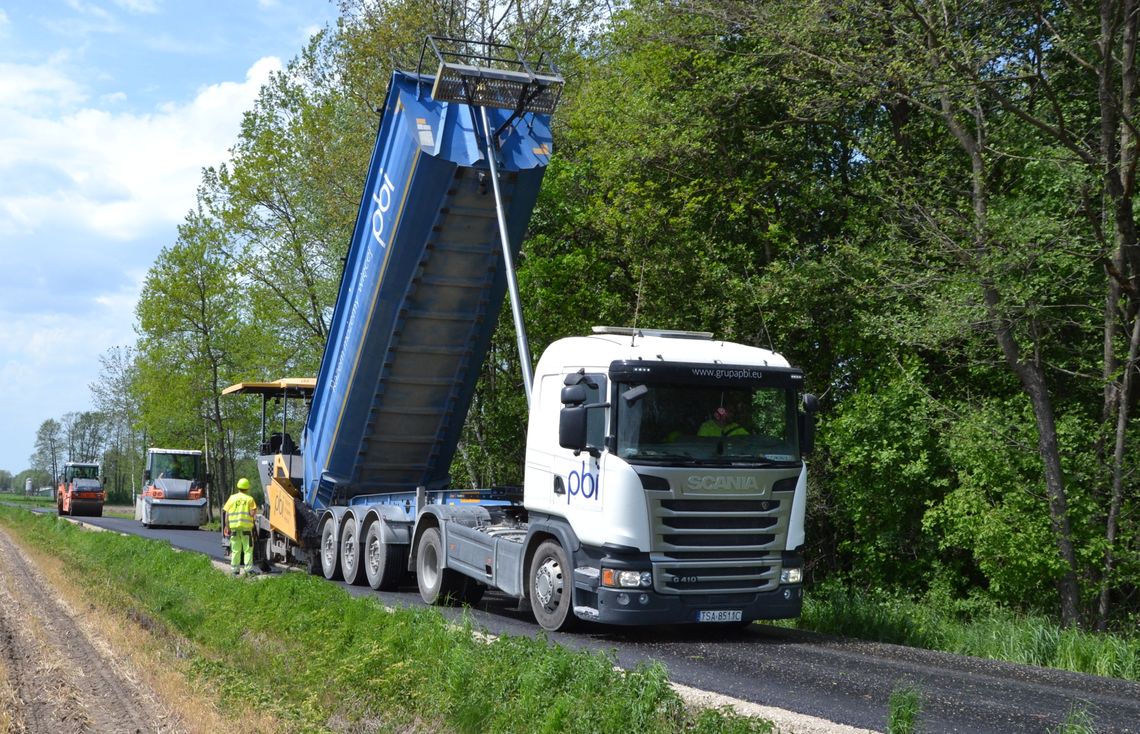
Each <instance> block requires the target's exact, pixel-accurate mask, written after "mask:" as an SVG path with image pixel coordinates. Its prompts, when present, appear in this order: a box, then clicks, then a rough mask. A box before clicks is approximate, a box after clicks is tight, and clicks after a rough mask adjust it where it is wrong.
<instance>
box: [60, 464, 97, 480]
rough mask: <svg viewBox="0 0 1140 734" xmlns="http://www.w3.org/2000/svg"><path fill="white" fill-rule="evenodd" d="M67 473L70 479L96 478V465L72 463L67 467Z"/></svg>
mask: <svg viewBox="0 0 1140 734" xmlns="http://www.w3.org/2000/svg"><path fill="white" fill-rule="evenodd" d="M67 474H68V476H69V478H71V479H98V478H99V467H98V466H84V465H72V466H69V467H67Z"/></svg>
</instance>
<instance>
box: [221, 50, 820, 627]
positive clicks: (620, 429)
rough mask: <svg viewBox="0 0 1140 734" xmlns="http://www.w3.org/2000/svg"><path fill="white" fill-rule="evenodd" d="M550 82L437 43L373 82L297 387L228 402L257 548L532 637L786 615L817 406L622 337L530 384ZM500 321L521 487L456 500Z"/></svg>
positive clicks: (601, 331)
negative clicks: (252, 418)
mask: <svg viewBox="0 0 1140 734" xmlns="http://www.w3.org/2000/svg"><path fill="white" fill-rule="evenodd" d="M457 46H458V50H457V48H456V47H457ZM425 57H426V58H427V59H429V63H431V64H432V65H434V69H433V71H434V74H426V73H424V72H423V68H422V64H423V62H422V59H423V58H425ZM561 87H562V78H561V77H560V76H559V75H558V73H557V70H556V69H554V68H553V66H552V65H550V64H544V63H543V59H541V58H540V59H539V60H537V61H535V62H533V63H531V62H528V61H526V60H524V59H523V58H522V57H521V56H520V55H519V54H517V53H515V52H514V51H513V49H511V48H510V47H506V46H501V45H496V44H473V43H470V42H466V43H454V42H452V41H450V40H449V39H441V38H436V37H429V38H428V39H427V41H426V42H425V46H424V53H423V54H421V68H417V70H416V71H415V72H414V73H412V72H400V71H397V72H395V73H394V74H393V76H392V78H391V82H390V85H389V90H388V96H387V100H386V102H385V105H384V107H383V114H382V118H381V121H380V126H379V131H378V133H377V138H376V144H375V148H374V151H373V153H372V159H371V164H370V167H369V171H368V176H367V180H366V182H365V190H364V193H363V196H362V201H361V207H360V211H359V214H358V217H357V222H356V226H355V229H354V233H353V236H352V240H351V242H350V247H349V252H348V256H347V260H346V263H345V269H344V273H343V276H342V280H341V285H340V291H339V294H338V297H337V301H336V305H335V308H334V311H333V314H332V319H331V324H330V333H329V337H328V341H327V344H326V346H325V350H324V354H323V356H322V360H321V363H320V369H319V371H318V374H317V377H316V379H315V381H314V380H311V379H308V380H304V382H303V384H302V382H301V381H300V380H298V379H283V380H278V381H276V382H260V383H241V384H238V385H233V386H231V387H229V388H227V389H226V390H225V391H224V392H226V393H227V394H256V395H260V396H261V398H262V401H263V403H262V406H263V408H262V426H263V428H262V435H263V439H262V447H261V448H262V451H261V455H260V458H259V462H260V463H259V466H260V467H261V468H262V470H261V477H260V478H261V480H262V483H263V486H264V488H265V493H266V497H267V502H266V504H267V507H266V512H265V513H264V514H263V516H262V517H260V518H259V522H258V541H257V542H258V543H259V544H260V545H261V546H262V548H263V552H264V554H265V557H266V558H267V559H269V560H271V561H273V562H288V563H301V564H304V565H306V566H307V567H308V568H309V570H310V571H311V572H314V573H317V572H319V573H323V575H324V576H326V577H327V578H329V579H343V580H345V581H347V582H349V583H353V584H364V583H367V584H369V585H370V586H371V587H373V588H375V589H393V588H398V587H400V586H401V585H402V584H403V583H404V582H405V581H406V580H410V578H411V575H414V576H415V580H416V585H417V587H418V589H419V593H420V595H421V597H422V598H423V599H424V600H425V601H426V602H428V603H431V604H457V603H467V604H474V603H476V602H477V601H478V600H479V599H480V598H481V597H482V595H483V594H484V592H485V591H486V590H488V589H493V590H495V591H496V592H497V593H500V594H506V595H508V596H510V597H513V598H516V599H519V600H520V601H521V602H522V603H526V604H529V607H530V609H531V610H532V612H533V614H534V617H535V619H536V620H537V622H538V623H539V624H540V625H541V626H542V627H543V628H545V629H548V630H561V629H567V628H569V627H572V626H573V625H575V624H576V623H578V622H580V621H592V622H599V623H608V624H619V625H643V624H665V623H694V624H696V623H709V624H722V625H739V624H744V623H748V622H750V621H753V620H757V619H774V618H787V617H794V616H797V615H798V614H799V613H800V610H801V605H802V581H803V558H802V552H801V549H802V547H803V543H804V515H805V509H806V504H807V502H806V497H807V467H806V463H805V460H804V456H805V455H806V454H807V453H808V452H809V451H810V450H811V447H812V443H813V435H814V422H813V421H814V419H813V413H814V410H815V407H816V400H815V398H814V397H812V396H811V395H809V394H807V393H805V392H804V374H803V372H802V371H801V370H800V369H797V368H795V367H793V366H791V365H790V364H789V363H788V361H787V360H786V359H785V358H784V357H782V356H780V355H779V354H777V353H775V352H773V351H770V350H768V349H763V348H759V347H755V346H749V345H743V344H735V343H731V342H726V341H721V340H717V339H715V338H713V335H712V334H710V333H707V332H692V331H673V330H654V329H647V328H638V327H596V328H595V329H594V330H593V332H592V333H591V334H588V335H583V336H574V337H568V338H565V339H560V340H558V341H555V342H554V343H553V344H551V345H550V346H549V347H547V348H546V350H545V352H544V353H543V354H542V356H541V358H540V359H539V360H538V363H537V366H536V367H533V368H532V362H531V355H530V349H529V343H528V340H527V336H526V330H525V324H524V322H523V318H522V307H521V299H520V294H519V290H518V284H517V280H516V276H515V266H514V262H515V260H516V258H517V257H518V255H519V248H520V243H521V242H522V239H523V235H524V233H525V230H526V227H527V224H528V221H529V218H530V214H531V211H532V209H533V207H534V205H535V201H536V197H537V194H538V189H539V185H540V183H541V180H542V177H543V173H544V171H545V168H546V165H547V163H548V162H549V160H550V155H551V151H552V140H551V134H550V115H551V114H552V112H553V110H554V108H555V105H556V104H557V101H558V97H559V94H560V90H561ZM508 296H509V298H508ZM508 300H509V302H510V305H511V311H512V314H513V317H514V322H515V332H516V335H517V338H518V346H519V354H520V363H521V371H522V389H523V390H524V392H525V394H526V398H527V402H528V405H529V418H528V425H527V430H526V448H525V466H524V467H523V472H522V474H523V485H522V486H521V487H491V488H466V487H455V486H453V485H452V483H451V479H450V475H449V469H450V465H451V461H452V458H453V457H454V455H455V453H456V450H457V447H458V444H459V440H460V435H461V430H462V428H463V423H464V420H465V417H466V415H467V411H468V408H469V406H470V404H471V400H472V395H473V392H474V390H475V384H476V380H477V378H478V375H479V373H480V369H481V367H482V364H483V360H484V359H485V357H486V354H487V351H488V346H489V343H490V339H491V335H492V332H493V331H494V329H495V325H496V322H497V319H498V316H499V312H500V310H501V308H502V305H503V304H504V302H505V301H508ZM290 399H292V401H293V406H294V413H293V419H294V422H295V423H296V422H299V421H301V420H303V424H302V425H303V427H302V428H301V429H300V430H301V434H300V435H301V440H300V442H299V443H295V442H293V441H292V438H291V433H290V432H289V431H287V430H286V429H287V428H288V427H289V424H288V420H287V418H286V417H284V415H283V417H282V426H281V430H280V431H275V433H276V439H274V437H273V436H272V435H269V434H267V431H268V430H269V429H268V425H269V423H268V418H267V415H269V412H270V411H269V409H268V407H267V406H269V405H271V404H272V405H281V403H282V401H284V403H285V404H286V405H288V401H289V400H290ZM287 412H288V411H287V410H282V413H283V414H284V413H287ZM273 419H274V420H275V419H276V414H274V415H273ZM274 428H276V425H274ZM287 439H288V440H287ZM274 447H277V448H276V450H273V449H274ZM286 449H287V450H286Z"/></svg>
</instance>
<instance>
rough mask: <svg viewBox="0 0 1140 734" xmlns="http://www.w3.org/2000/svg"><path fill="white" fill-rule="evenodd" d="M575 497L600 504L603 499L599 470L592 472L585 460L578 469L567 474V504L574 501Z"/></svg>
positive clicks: (589, 502) (591, 503)
mask: <svg viewBox="0 0 1140 734" xmlns="http://www.w3.org/2000/svg"><path fill="white" fill-rule="evenodd" d="M575 498H579V499H580V500H585V501H586V502H587V503H588V504H590V505H593V504H598V505H599V506H600V504H601V500H602V485H601V479H600V478H599V477H598V473H597V472H592V471H590V470H589V469H588V468H587V467H586V462H584V461H583V462H582V465H581V466H580V467H579V468H578V469H575V470H573V471H572V472H570V474H568V475H567V476H566V504H570V503H571V502H574V500H575ZM579 504H580V502H579Z"/></svg>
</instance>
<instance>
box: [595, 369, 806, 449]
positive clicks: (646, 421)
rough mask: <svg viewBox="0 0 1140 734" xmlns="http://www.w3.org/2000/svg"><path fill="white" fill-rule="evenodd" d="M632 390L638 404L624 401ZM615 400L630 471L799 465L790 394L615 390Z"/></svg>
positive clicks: (684, 388)
mask: <svg viewBox="0 0 1140 734" xmlns="http://www.w3.org/2000/svg"><path fill="white" fill-rule="evenodd" d="M631 388H637V390H636V391H635V392H634V393H631V395H639V397H638V398H637V399H635V400H632V401H630V400H625V399H622V395H623V394H624V393H625V392H626V391H627V390H630V389H631ZM642 391H644V392H642ZM617 394H618V397H619V400H618V402H617V406H618V410H617V454H618V456H620V457H621V458H623V459H625V460H626V461H629V462H630V463H635V464H638V463H640V464H693V463H700V464H720V465H732V466H737V465H747V464H757V465H770V464H787V463H798V462H799V461H800V450H799V440H798V436H799V433H798V430H797V425H798V423H797V419H796V391H795V390H793V389H789V388H787V387H732V388H723V387H717V386H695V385H671V384H648V385H633V384H625V385H621V384H619V385H618V390H617Z"/></svg>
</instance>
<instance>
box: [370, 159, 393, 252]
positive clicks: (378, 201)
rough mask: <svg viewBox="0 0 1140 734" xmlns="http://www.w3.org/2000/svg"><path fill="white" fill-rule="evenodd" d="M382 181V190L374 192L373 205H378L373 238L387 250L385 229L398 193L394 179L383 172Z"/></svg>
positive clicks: (374, 214)
mask: <svg viewBox="0 0 1140 734" xmlns="http://www.w3.org/2000/svg"><path fill="white" fill-rule="evenodd" d="M380 179H381V181H383V183H382V184H381V185H380V190H379V191H374V192H372V203H373V204H375V205H376V208H375V209H373V210H372V236H373V237H375V238H376V241H377V242H379V243H380V247H381V248H385V249H386V248H387V247H388V241H387V240H386V239H384V237H385V234H384V227H385V225H386V224H389V222H387V221H386V220H387V219H388V218H389V217H388V212H389V210H391V208H392V196H393V194H395V192H396V184H394V183H392V179H390V178H388V174H387V173H384V172H383V171H381V172H380Z"/></svg>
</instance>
